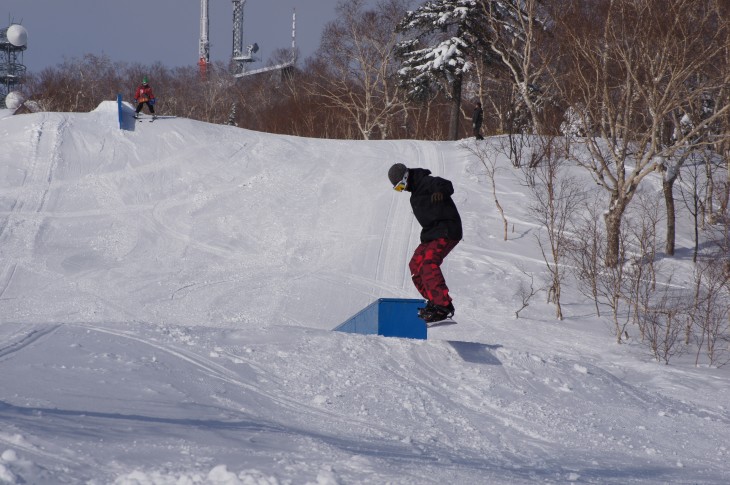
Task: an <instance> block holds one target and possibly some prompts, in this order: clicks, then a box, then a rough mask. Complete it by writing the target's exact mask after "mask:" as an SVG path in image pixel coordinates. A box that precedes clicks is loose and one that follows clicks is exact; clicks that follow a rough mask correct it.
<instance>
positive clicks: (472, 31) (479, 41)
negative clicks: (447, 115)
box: [398, 0, 533, 139]
mask: <svg viewBox="0 0 730 485" xmlns="http://www.w3.org/2000/svg"><path fill="white" fill-rule="evenodd" d="M532 19H533V17H532V16H531V15H527V14H526V13H525V10H524V0H429V1H427V2H426V3H424V4H423V5H422V6H421V7H419V8H418V9H416V10H414V11H410V12H408V14H407V15H406V16H405V18H404V19H403V20H402V21H401V23H400V24H399V26H398V30H399V31H400V32H401V33H403V35H404V36H405V37H406V39H405V40H403V41H401V42H400V43H399V46H398V55H399V57H400V58H401V60H402V65H401V69H400V71H399V75H400V77H401V81H402V83H403V84H404V85H405V86H406V87H407V89H408V93H409V95H410V96H411V97H412V98H416V99H418V98H423V97H426V96H428V95H430V94H431V93H432V91H433V89H434V87H437V88H439V89H441V90H442V91H443V92H444V93H446V95H447V96H448V98H449V99H450V100H451V101H452V109H451V120H450V126H449V135H450V138H451V139H456V137H457V135H458V119H459V114H460V108H461V88H462V81H463V76H464V74H465V73H467V72H468V71H469V69H470V67H471V66H472V65H473V61H474V60H475V59H481V60H482V61H485V62H486V63H487V64H492V65H495V66H501V67H508V69H507V70H508V72H509V73H510V76H511V77H513V79H514V80H515V82H518V81H520V82H521V81H523V80H522V79H521V76H516V75H515V67H514V66H515V65H518V64H519V63H518V62H515V61H514V60H515V59H520V58H522V57H524V53H523V52H522V48H523V46H524V43H525V38H526V35H525V29H526V27H527V25H529V23H530V22H532ZM495 42H496V43H497V44H498V45H497V44H495ZM518 78H520V79H518Z"/></svg>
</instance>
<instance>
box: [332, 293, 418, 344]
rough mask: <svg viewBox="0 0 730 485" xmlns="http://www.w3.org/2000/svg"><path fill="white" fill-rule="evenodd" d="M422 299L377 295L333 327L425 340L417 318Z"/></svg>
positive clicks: (344, 330)
mask: <svg viewBox="0 0 730 485" xmlns="http://www.w3.org/2000/svg"><path fill="white" fill-rule="evenodd" d="M425 305H426V302H425V301H424V300H412V299H404V298H381V299H379V300H377V301H375V302H373V303H371V304H370V305H368V306H367V307H365V308H364V309H362V310H361V311H359V312H358V313H356V314H355V315H353V316H352V317H350V318H349V319H348V320H347V321H345V322H343V323H342V324H340V325H339V326H337V327H335V330H336V331H338V332H348V333H359V334H364V335H382V336H384V337H401V338H414V339H421V340H425V339H426V338H427V336H428V333H427V329H426V324H425V323H424V322H423V320H421V319H420V318H418V309H419V308H422V307H424V306H425Z"/></svg>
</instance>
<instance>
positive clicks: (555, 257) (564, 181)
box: [524, 136, 585, 320]
mask: <svg viewBox="0 0 730 485" xmlns="http://www.w3.org/2000/svg"><path fill="white" fill-rule="evenodd" d="M565 143H566V139H565V138H562V137H561V138H556V137H550V136H540V137H537V138H536V140H535V146H534V148H533V154H534V156H533V160H534V163H532V164H531V165H530V166H527V167H525V168H524V171H525V174H526V178H527V179H528V181H529V182H528V186H529V187H530V191H531V195H532V197H531V200H532V203H531V204H530V213H531V214H532V216H533V217H534V218H535V219H536V220H537V222H538V223H539V224H540V229H541V230H540V231H539V232H538V233H537V234H536V236H535V237H536V238H537V242H538V245H539V246H540V250H541V252H542V257H543V259H544V261H545V265H546V266H547V270H548V273H549V276H550V284H549V287H548V301H549V302H551V303H554V304H555V316H556V318H558V319H559V320H562V319H563V310H562V306H561V303H560V295H561V289H562V282H563V280H564V277H565V276H564V271H563V266H564V264H565V259H566V254H567V251H568V249H567V246H568V240H567V233H566V232H567V228H568V223H569V221H570V219H571V217H572V216H573V214H574V213H575V212H576V211H577V210H578V209H579V207H580V206H581V205H582V202H583V201H584V199H585V194H584V192H583V191H581V190H580V187H579V185H578V183H577V182H576V180H575V178H573V177H571V176H569V175H567V174H565V173H564V170H563V168H564V164H565V162H566V157H567V151H568V148H567V146H566V145H565Z"/></svg>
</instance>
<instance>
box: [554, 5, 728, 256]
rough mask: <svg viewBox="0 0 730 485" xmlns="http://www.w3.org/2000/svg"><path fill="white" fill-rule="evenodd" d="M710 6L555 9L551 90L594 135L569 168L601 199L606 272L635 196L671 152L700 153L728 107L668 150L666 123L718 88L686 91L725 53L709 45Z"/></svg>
mask: <svg viewBox="0 0 730 485" xmlns="http://www.w3.org/2000/svg"><path fill="white" fill-rule="evenodd" d="M715 1H716V0H676V1H673V2H665V1H663V0H601V1H599V2H596V4H597V5H596V6H595V7H596V8H594V9H592V10H591V11H590V12H587V11H586V10H583V6H582V5H573V4H572V3H570V2H567V3H565V2H564V3H562V4H561V6H562V8H563V9H567V10H566V11H564V12H562V15H560V16H558V17H556V18H558V19H559V20H558V25H559V26H560V31H561V34H562V36H561V38H562V39H563V40H564V41H565V42H567V45H566V51H565V52H566V55H565V58H564V60H563V61H564V66H563V71H561V72H563V75H560V76H558V77H557V79H556V80H557V82H556V86H559V87H560V88H561V89H562V91H563V96H564V98H565V99H566V100H567V101H568V102H569V103H570V104H571V105H573V106H581V107H583V108H584V109H580V110H575V113H577V114H578V115H579V116H583V117H584V119H583V120H582V121H583V124H584V125H585V126H589V125H593V126H595V130H596V132H595V133H593V135H595V136H589V137H587V138H585V139H584V143H585V149H586V150H587V152H588V154H589V155H588V156H582V155H579V156H576V157H575V160H576V161H577V162H578V163H579V164H581V165H582V166H583V167H585V168H586V169H587V170H589V171H590V172H591V174H592V175H593V177H594V179H595V181H596V183H597V184H598V185H599V186H601V187H603V188H604V189H605V190H606V191H607V192H608V194H609V199H610V200H609V205H608V210H607V212H606V215H605V223H606V232H607V238H608V239H607V252H606V265H607V266H609V267H613V266H615V265H617V264H619V263H620V259H619V251H620V248H619V242H620V231H621V219H622V217H623V215H624V212H625V211H626V208H627V206H628V205H629V203H630V202H631V200H632V198H633V197H634V194H635V193H636V188H637V186H638V185H639V184H640V183H641V181H642V180H643V179H644V178H646V177H647V176H648V175H649V174H651V173H652V172H654V171H656V170H658V169H660V168H662V167H663V166H664V163H665V160H667V158H669V157H671V156H672V155H673V154H674V153H675V152H676V151H678V150H686V149H687V148H688V147H689V146H694V145H696V144H698V143H706V141H704V138H703V136H702V135H703V134H704V133H706V131H707V129H708V126H710V125H711V124H712V123H713V122H714V121H715V120H717V119H719V118H720V117H722V116H723V115H724V114H725V113H726V112H728V110H730V104H728V105H726V106H723V107H721V108H719V109H717V110H716V111H715V112H713V113H712V114H711V115H709V116H707V117H706V118H704V119H700V120H695V121H694V123H693V124H691V125H689V126H688V127H687V129H686V130H685V131H684V132H681V133H677V134H676V136H675V137H674V138H671V139H670V140H669V142H667V140H668V138H667V136H666V125H667V121H668V120H669V119H670V118H671V117H672V116H677V113H687V112H690V111H691V109H690V106H691V105H697V104H700V103H701V100H702V99H703V98H704V97H705V96H706V95H707V93H708V92H712V91H713V90H716V89H717V88H718V87H719V86H720V85H721V84H722V82H726V80H724V79H718V78H717V77H708V81H707V83H706V84H702V83H699V84H698V83H696V82H694V81H696V76H695V74H696V73H697V72H698V71H700V72H702V71H703V70H706V67H707V65H708V63H711V62H713V59H716V58H717V57H718V53H720V52H722V49H723V48H724V45H722V43H721V41H722V40H724V39H725V36H724V34H722V32H718V33H717V34H716V35H714V36H713V35H712V32H715V30H714V29H716V25H717V23H716V20H717V16H716V15H715V13H714V12H715V10H714V5H715ZM637 25H641V28H637ZM599 26H600V27H599ZM597 27H599V28H597ZM708 33H709V35H708Z"/></svg>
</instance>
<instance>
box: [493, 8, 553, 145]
mask: <svg viewBox="0 0 730 485" xmlns="http://www.w3.org/2000/svg"><path fill="white" fill-rule="evenodd" d="M542 3H544V2H542V1H541V0H524V1H519V2H512V1H507V2H493V1H482V2H479V7H480V8H481V9H482V10H483V12H484V18H485V19H487V21H486V25H484V28H485V31H486V32H488V35H489V36H490V37H491V39H492V41H491V44H490V50H491V51H492V52H493V53H494V54H495V55H496V56H497V57H498V58H499V59H500V60H501V63H502V65H503V66H504V67H505V68H506V70H507V72H508V73H509V76H510V79H511V80H512V83H513V84H512V85H513V88H514V91H515V93H514V94H515V95H516V96H514V99H515V100H517V101H518V103H515V106H514V107H513V109H512V113H513V116H514V115H515V113H517V112H519V111H520V110H519V106H520V105H521V106H524V107H525V108H526V109H527V112H528V113H529V118H530V122H531V123H530V124H531V125H532V127H533V128H534V130H535V132H536V133H544V132H545V130H544V126H543V125H544V123H543V116H542V113H541V111H542V110H541V101H542V98H543V97H544V94H545V93H544V92H543V91H542V89H541V86H543V84H544V81H546V78H547V72H548V66H549V65H550V53H551V52H552V50H551V49H550V48H549V45H550V43H547V42H541V40H543V39H544V38H545V37H546V35H547V34H546V29H545V23H544V15H545V14H546V12H545V10H544V9H542V8H541V4H542ZM544 87H545V86H543V88H544Z"/></svg>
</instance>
